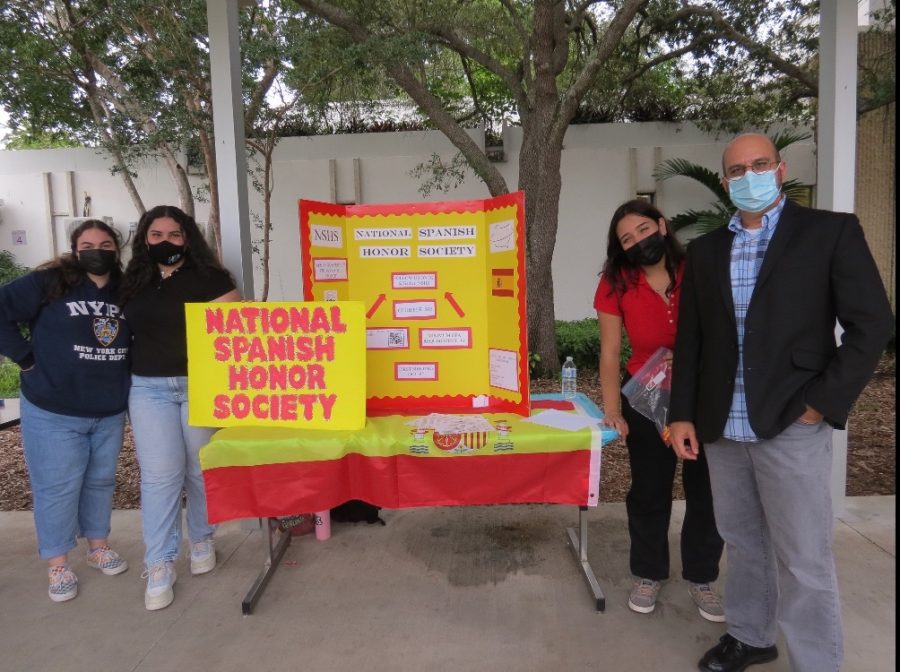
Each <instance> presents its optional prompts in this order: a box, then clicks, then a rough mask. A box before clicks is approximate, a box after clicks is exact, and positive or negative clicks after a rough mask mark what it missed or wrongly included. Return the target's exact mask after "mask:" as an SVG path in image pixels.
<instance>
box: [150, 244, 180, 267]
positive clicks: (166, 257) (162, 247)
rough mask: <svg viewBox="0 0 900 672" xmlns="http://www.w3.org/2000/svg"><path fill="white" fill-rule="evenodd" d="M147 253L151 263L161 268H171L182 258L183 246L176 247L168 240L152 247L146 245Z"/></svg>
mask: <svg viewBox="0 0 900 672" xmlns="http://www.w3.org/2000/svg"><path fill="white" fill-rule="evenodd" d="M147 251H148V253H149V254H150V258H151V259H152V260H153V261H155V262H156V263H157V264H162V265H163V266H173V265H174V264H177V263H178V262H179V261H181V258H182V257H184V245H176V244H175V243H170V242H169V241H168V240H164V241H162V242H161V243H154V244H153V245H150V244H148V245H147Z"/></svg>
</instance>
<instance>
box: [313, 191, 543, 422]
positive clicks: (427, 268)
mask: <svg viewBox="0 0 900 672" xmlns="http://www.w3.org/2000/svg"><path fill="white" fill-rule="evenodd" d="M299 207H300V247H301V256H302V273H303V295H304V298H305V299H306V300H307V301H326V302H327V301H348V300H352V301H361V302H362V303H363V305H364V307H365V317H366V345H365V348H366V386H367V390H366V410H367V413H368V415H370V416H374V415H386V414H392V413H396V414H414V413H420V412H431V411H435V412H437V411H445V412H452V413H471V412H475V413H485V412H503V413H516V414H518V415H528V385H529V383H528V346H527V341H526V338H527V331H528V330H527V326H526V313H525V209H524V194H523V193H522V192H516V193H514V194H507V195H505V196H500V197H497V198H490V199H485V200H474V201H445V202H438V203H401V204H382V205H336V204H332V203H320V202H317V201H308V200H303V199H301V200H300V202H299Z"/></svg>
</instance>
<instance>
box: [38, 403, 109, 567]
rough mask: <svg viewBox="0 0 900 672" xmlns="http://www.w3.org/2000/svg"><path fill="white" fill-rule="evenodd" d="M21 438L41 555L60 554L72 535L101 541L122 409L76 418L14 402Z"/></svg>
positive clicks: (73, 542) (69, 544)
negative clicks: (98, 415) (112, 412)
mask: <svg viewBox="0 0 900 672" xmlns="http://www.w3.org/2000/svg"><path fill="white" fill-rule="evenodd" d="M20 403H21V413H22V442H23V444H24V451H25V462H26V463H27V465H28V475H29V478H30V480H31V491H32V495H33V497H34V526H35V528H36V529H37V539H38V552H39V553H40V556H41V558H43V559H45V560H46V559H48V558H54V557H56V556H58V555H65V554H66V553H68V552H69V551H71V550H72V549H73V548H75V546H76V543H77V542H76V537H79V536H80V537H87V538H88V539H106V538H107V537H108V536H109V519H110V515H111V514H112V500H113V492H114V491H115V488H116V463H117V462H118V459H119V451H120V450H121V449H122V434H123V432H124V429H125V413H124V412H122V413H119V414H117V415H112V416H108V417H105V418H79V417H76V416H73V415H60V414H58V413H51V412H50V411H45V410H43V409H42V408H38V407H37V406H35V405H34V404H32V403H31V402H29V401H28V400H27V399H25V397H22V399H21V400H20Z"/></svg>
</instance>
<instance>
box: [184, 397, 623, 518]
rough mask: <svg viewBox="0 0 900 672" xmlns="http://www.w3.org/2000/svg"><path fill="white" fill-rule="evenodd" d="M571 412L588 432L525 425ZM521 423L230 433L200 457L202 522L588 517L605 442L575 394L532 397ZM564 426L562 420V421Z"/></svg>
mask: <svg viewBox="0 0 900 672" xmlns="http://www.w3.org/2000/svg"><path fill="white" fill-rule="evenodd" d="M560 411H563V412H566V413H571V414H574V415H576V416H578V417H579V419H582V420H583V419H588V421H589V423H590V424H588V426H587V427H585V428H583V429H578V430H574V431H572V430H568V429H562V428H559V427H555V426H546V425H542V424H537V423H535V422H532V421H531V419H536V417H535V416H537V415H539V414H541V413H545V412H551V413H557V414H558V413H559V412H560ZM531 413H532V416H531V419H527V418H523V417H519V416H515V415H510V414H499V413H484V414H480V415H478V414H476V415H441V414H435V413H432V414H429V415H425V416H421V415H420V416H400V415H391V416H386V417H373V418H367V420H366V426H365V428H363V429H362V430H354V431H326V430H309V429H303V430H300V429H298V430H294V429H282V428H269V427H266V428H263V427H230V428H226V429H222V430H220V431H218V432H217V433H216V434H215V435H214V436H213V437H212V439H211V441H210V443H209V444H207V445H206V446H204V447H203V448H202V449H201V451H200V464H201V467H202V469H203V477H204V480H205V482H206V497H207V500H208V510H209V520H210V522H211V523H218V522H222V521H226V520H233V519H235V518H258V517H262V518H265V517H277V516H286V515H293V514H297V513H302V512H305V511H324V510H327V509H330V508H332V507H334V506H337V505H338V504H341V503H343V502H345V501H347V500H349V499H362V500H365V501H367V502H370V503H372V504H375V505H377V506H381V507H384V508H389V509H399V508H409V507H417V506H454V505H478V504H512V503H552V504H574V505H578V506H596V504H597V502H598V501H599V495H600V492H599V491H600V462H601V449H602V446H603V445H604V443H606V442H607V441H609V440H610V439H612V438H613V437H615V432H613V431H612V430H608V429H605V428H601V427H600V426H599V424H598V421H599V420H600V418H602V414H601V413H600V410H599V409H598V408H597V406H596V405H595V404H594V403H593V402H592V401H591V400H590V399H588V398H587V397H586V396H584V395H583V394H578V395H577V396H576V397H575V399H573V400H562V399H561V397H560V395H558V394H556V395H534V396H533V397H532V411H531ZM564 419H565V418H564Z"/></svg>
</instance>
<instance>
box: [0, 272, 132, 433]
mask: <svg viewBox="0 0 900 672" xmlns="http://www.w3.org/2000/svg"><path fill="white" fill-rule="evenodd" d="M55 272H56V271H54V270H45V271H34V272H32V273H29V274H28V275H26V276H23V277H21V278H18V279H16V280H13V281H12V282H9V283H7V284H6V285H3V286H2V287H0V354H2V355H4V356H6V357H9V358H10V359H11V360H13V361H14V362H16V364H18V365H19V366H20V367H22V369H23V371H22V374H21V383H22V387H21V391H22V395H23V396H24V397H25V398H26V399H27V400H28V401H30V402H31V403H32V404H34V405H35V406H37V407H39V408H42V409H43V410H45V411H50V412H51V413H59V414H61V415H73V416H77V417H88V418H92V417H106V416H110V415H115V414H117V413H121V412H122V411H124V410H125V409H126V407H127V405H128V389H129V385H130V378H129V370H128V366H129V362H128V349H129V346H130V344H131V332H130V331H129V329H128V325H127V323H126V322H125V320H124V318H123V317H122V314H121V311H120V309H119V304H118V287H116V286H113V283H112V282H110V283H108V284H107V285H106V286H105V287H97V286H96V285H95V284H94V283H93V282H92V281H91V280H90V279H89V278H85V279H84V280H83V281H82V282H81V284H79V285H78V286H76V287H73V288H72V289H70V290H69V292H68V293H67V294H66V295H64V296H63V297H61V298H59V299H55V300H53V301H50V302H49V303H44V296H45V294H46V286H47V284H48V281H49V280H50V278H51V277H52V276H51V274H52V273H55ZM19 323H25V324H27V325H28V327H29V330H30V336H29V337H28V338H25V337H23V336H22V333H21V331H20V329H19ZM26 369H27V370H26Z"/></svg>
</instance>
